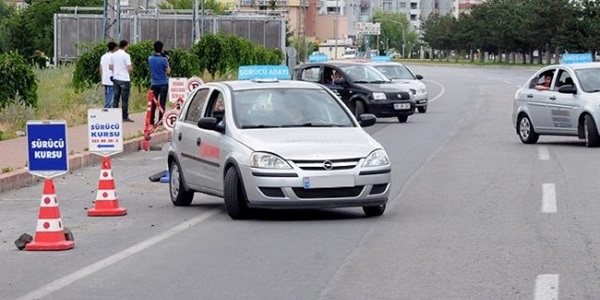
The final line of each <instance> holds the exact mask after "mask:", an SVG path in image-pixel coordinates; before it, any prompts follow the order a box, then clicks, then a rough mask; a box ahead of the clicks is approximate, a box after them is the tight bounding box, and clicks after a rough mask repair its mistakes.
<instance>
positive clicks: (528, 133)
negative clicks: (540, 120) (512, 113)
mask: <svg viewBox="0 0 600 300" xmlns="http://www.w3.org/2000/svg"><path fill="white" fill-rule="evenodd" d="M517 126H518V130H517V133H518V134H519V138H520V139H521V142H522V143H523V144H535V143H537V141H538V139H539V138H540V135H539V134H537V132H535V129H534V128H533V124H531V119H529V116H527V115H526V114H522V115H521V116H519V119H518V120H517Z"/></svg>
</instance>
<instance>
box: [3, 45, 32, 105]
mask: <svg viewBox="0 0 600 300" xmlns="http://www.w3.org/2000/svg"><path fill="white" fill-rule="evenodd" d="M0 74H1V75H2V80H0V107H4V106H5V105H6V104H8V103H10V102H11V101H13V100H14V99H15V98H16V97H17V96H18V97H20V98H21V99H22V100H23V101H24V102H25V103H26V104H28V105H31V106H34V107H35V106H37V99H38V98H37V88H38V80H37V78H36V76H35V72H34V71H33V68H32V66H31V65H30V64H28V63H27V61H26V60H25V59H24V58H23V56H21V55H20V54H19V53H17V52H16V51H9V52H6V53H3V54H0Z"/></svg>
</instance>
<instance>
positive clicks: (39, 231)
mask: <svg viewBox="0 0 600 300" xmlns="http://www.w3.org/2000/svg"><path fill="white" fill-rule="evenodd" d="M74 246H75V242H73V241H68V240H67V239H66V237H65V229H64V227H63V224H62V220H61V218H60V209H59V208H58V198H57V197H56V192H55V190H54V182H53V181H52V179H46V180H45V181H44V190H43V191H42V201H41V204H40V213H39V216H38V222H37V228H36V231H35V237H34V239H33V242H31V243H28V244H27V245H25V250H28V251H57V250H68V249H73V247H74Z"/></svg>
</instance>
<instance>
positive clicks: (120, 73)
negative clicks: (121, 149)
mask: <svg viewBox="0 0 600 300" xmlns="http://www.w3.org/2000/svg"><path fill="white" fill-rule="evenodd" d="M128 46H129V43H128V42H127V41H126V40H122V41H121V42H119V50H118V51H117V52H115V53H113V55H112V56H111V59H110V60H111V64H110V70H112V71H113V82H114V87H115V97H114V100H113V107H114V108H117V107H119V100H122V101H123V110H122V111H123V122H133V120H132V119H130V118H129V91H130V90H131V79H130V74H131V72H132V71H133V66H132V65H131V56H130V55H129V53H127V47H128Z"/></svg>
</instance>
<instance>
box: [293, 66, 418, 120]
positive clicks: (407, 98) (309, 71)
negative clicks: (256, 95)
mask: <svg viewBox="0 0 600 300" xmlns="http://www.w3.org/2000/svg"><path fill="white" fill-rule="evenodd" d="M292 79H294V80H302V81H311V82H316V83H320V84H322V85H324V86H326V87H328V88H329V89H331V90H332V91H334V92H335V93H336V94H337V95H338V96H339V97H340V98H341V99H342V100H343V101H344V103H345V104H346V105H347V106H348V107H349V108H350V109H351V110H352V111H353V112H354V115H355V116H357V117H358V116H360V115H361V114H363V113H371V114H374V115H375V116H376V117H379V118H389V117H397V118H398V121H400V122H401V123H405V122H406V121H407V120H408V116H410V115H412V114H414V112H415V107H416V101H415V99H414V96H413V94H412V93H411V92H410V90H409V89H408V88H404V87H400V86H398V85H397V84H393V83H392V82H391V81H390V79H388V78H387V77H385V76H384V75H383V74H381V73H380V72H379V71H377V70H376V69H375V68H373V67H371V66H369V65H367V64H363V63H358V62H323V63H307V64H301V65H298V66H296V67H295V68H294V72H293V74H292Z"/></svg>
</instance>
